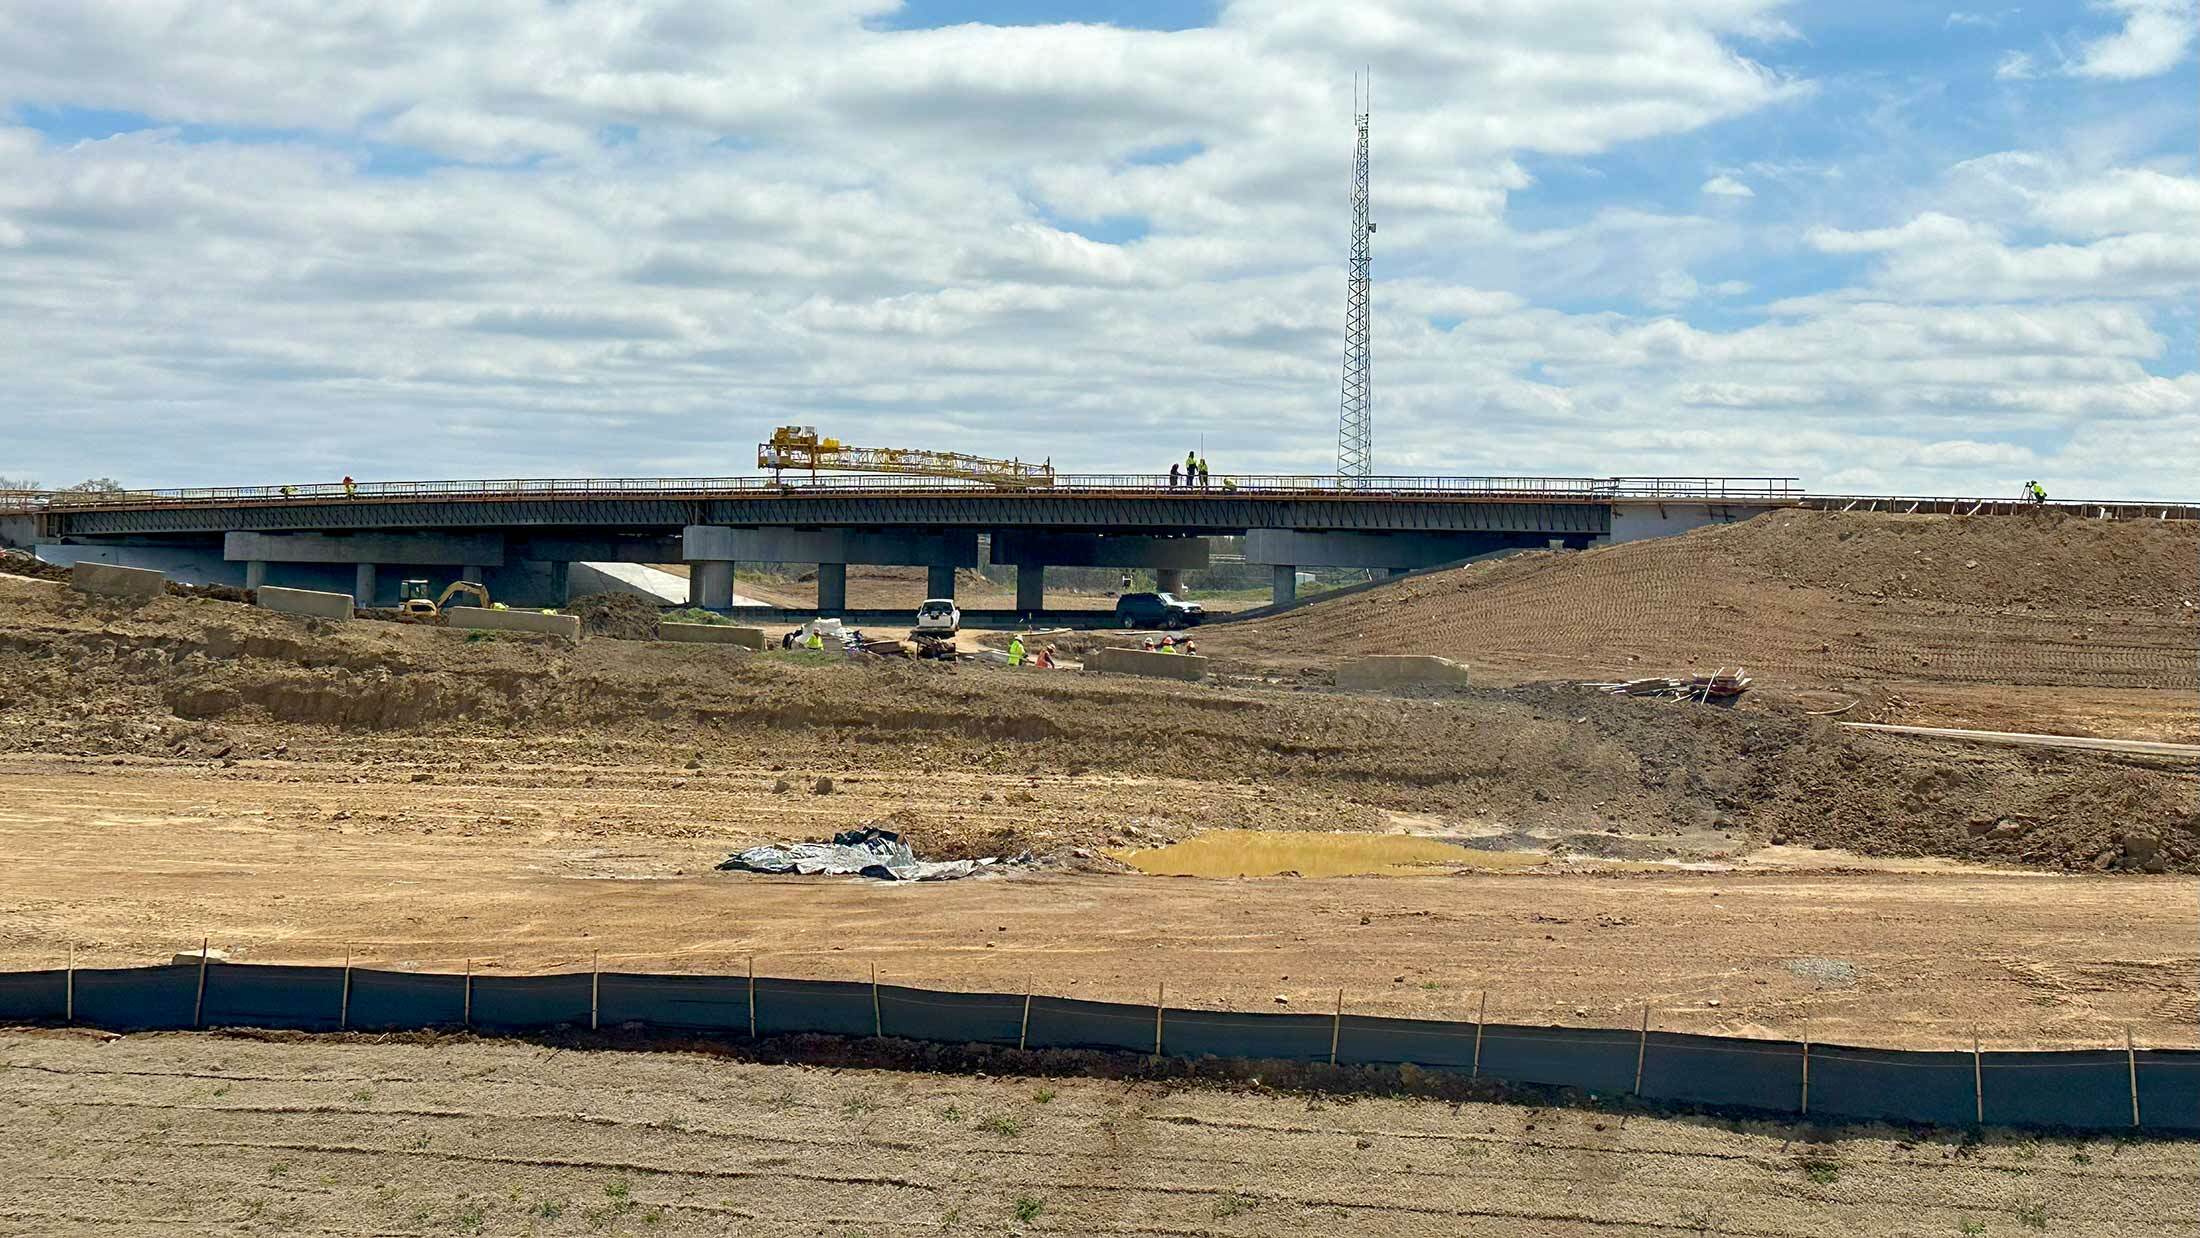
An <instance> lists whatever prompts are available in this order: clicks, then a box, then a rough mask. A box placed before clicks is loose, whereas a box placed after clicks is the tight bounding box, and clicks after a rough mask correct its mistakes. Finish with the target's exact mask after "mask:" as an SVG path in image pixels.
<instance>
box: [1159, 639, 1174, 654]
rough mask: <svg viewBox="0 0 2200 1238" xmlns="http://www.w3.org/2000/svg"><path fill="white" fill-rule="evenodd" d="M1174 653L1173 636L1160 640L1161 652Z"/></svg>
mask: <svg viewBox="0 0 2200 1238" xmlns="http://www.w3.org/2000/svg"><path fill="white" fill-rule="evenodd" d="M1176 651H1177V650H1176V638H1175V637H1174V636H1164V637H1162V638H1161V652H1163V653H1175V652H1176Z"/></svg>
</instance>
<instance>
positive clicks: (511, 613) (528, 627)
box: [443, 606, 581, 641]
mask: <svg viewBox="0 0 2200 1238" xmlns="http://www.w3.org/2000/svg"><path fill="white" fill-rule="evenodd" d="M443 616H444V618H445V619H447V620H449V621H450V624H451V626H452V627H454V628H476V629H481V630H485V631H491V632H543V633H547V634H549V635H551V636H562V637H564V638H566V639H567V640H576V641H577V640H579V639H580V638H581V617H580V616H579V615H545V614H543V613H542V612H541V611H536V610H485V609H483V608H482V607H479V606H450V607H446V608H444V611H443Z"/></svg>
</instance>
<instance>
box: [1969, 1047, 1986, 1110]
mask: <svg viewBox="0 0 2200 1238" xmlns="http://www.w3.org/2000/svg"><path fill="white" fill-rule="evenodd" d="M1983 1058H1984V1055H1983V1054H1981V1053H1980V1052H1979V1047H1978V1029H1977V1028H1975V1027H1974V1028H1972V1029H1971V1099H1972V1100H1973V1101H1974V1102H1975V1103H1976V1104H1977V1106H1978V1109H1977V1116H1978V1124H1979V1125H1980V1126H1984V1125H1986V1067H1985V1064H1984V1061H1983Z"/></svg>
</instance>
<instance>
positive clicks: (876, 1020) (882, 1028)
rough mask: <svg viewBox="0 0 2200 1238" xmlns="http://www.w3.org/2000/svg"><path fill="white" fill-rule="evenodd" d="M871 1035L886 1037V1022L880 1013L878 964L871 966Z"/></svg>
mask: <svg viewBox="0 0 2200 1238" xmlns="http://www.w3.org/2000/svg"><path fill="white" fill-rule="evenodd" d="M871 1034H872V1035H873V1036H877V1037H880V1038H882V1039H883V1038H884V1037H885V1035H886V1020H885V1018H884V1017H883V1016H881V1015H880V1014H879V1011H878V964H876V963H873V964H871Z"/></svg>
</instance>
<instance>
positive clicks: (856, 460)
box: [756, 426, 1054, 489]
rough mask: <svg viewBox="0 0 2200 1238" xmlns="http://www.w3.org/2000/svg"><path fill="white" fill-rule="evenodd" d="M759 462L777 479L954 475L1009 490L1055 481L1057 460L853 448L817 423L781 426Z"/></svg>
mask: <svg viewBox="0 0 2200 1238" xmlns="http://www.w3.org/2000/svg"><path fill="white" fill-rule="evenodd" d="M756 466H757V467H758V468H764V469H770V470H771V471H772V476H773V477H774V478H777V477H779V476H780V475H781V474H782V473H783V472H784V471H786V470H788V469H796V470H801V469H808V470H809V471H810V473H811V474H812V475H813V476H814V475H815V474H816V473H817V472H818V471H819V470H821V469H825V470H833V471H838V472H842V473H891V474H895V475H898V476H903V477H951V478H955V479H958V480H962V481H982V482H988V483H991V484H992V485H995V486H999V487H1002V488H1005V489H1025V488H1030V487H1040V486H1051V485H1053V484H1054V464H1053V462H1052V461H1048V462H1046V463H1044V464H1026V463H1024V462H1023V461H1021V460H988V459H986V458H985V457H984V456H966V455H963V454H962V453H961V452H955V451H919V450H916V449H914V448H907V447H851V446H849V445H848V444H846V443H843V442H841V441H840V440H839V439H837V438H819V437H818V434H817V427H816V426H781V427H779V428H778V429H776V430H774V431H772V436H771V439H770V441H768V442H764V443H759V444H757V447H756Z"/></svg>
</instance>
